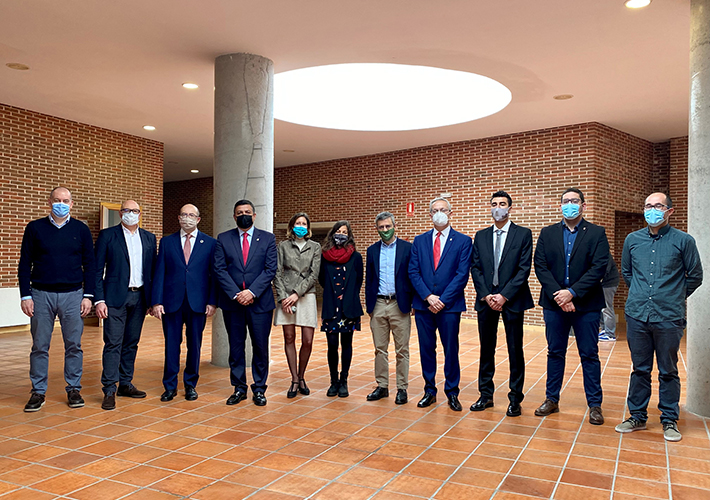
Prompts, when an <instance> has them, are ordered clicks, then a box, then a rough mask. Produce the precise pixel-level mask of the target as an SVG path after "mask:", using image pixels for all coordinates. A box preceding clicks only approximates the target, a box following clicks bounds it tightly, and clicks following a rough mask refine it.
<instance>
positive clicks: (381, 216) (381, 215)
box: [375, 212, 396, 226]
mask: <svg viewBox="0 0 710 500" xmlns="http://www.w3.org/2000/svg"><path fill="white" fill-rule="evenodd" d="M385 219H392V224H393V225H394V224H396V223H395V221H394V215H393V214H392V212H380V213H379V214H377V217H375V226H377V223H378V222H380V221H381V220H385Z"/></svg>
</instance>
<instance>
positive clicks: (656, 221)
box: [643, 208, 666, 227]
mask: <svg viewBox="0 0 710 500" xmlns="http://www.w3.org/2000/svg"><path fill="white" fill-rule="evenodd" d="M665 215H666V212H664V211H663V210H658V209H657V208H651V209H649V210H644V211H643V218H644V219H646V222H647V223H648V225H649V226H651V227H658V226H660V225H661V224H663V221H664V220H665Z"/></svg>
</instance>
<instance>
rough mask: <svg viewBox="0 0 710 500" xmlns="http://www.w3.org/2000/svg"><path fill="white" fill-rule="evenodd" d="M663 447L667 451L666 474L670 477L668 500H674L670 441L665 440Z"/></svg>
mask: <svg viewBox="0 0 710 500" xmlns="http://www.w3.org/2000/svg"><path fill="white" fill-rule="evenodd" d="M663 441H664V443H663V445H664V446H663V447H664V449H665V450H666V474H667V475H668V500H673V486H672V482H671V461H670V457H669V456H668V441H666V440H665V439H664V440H663Z"/></svg>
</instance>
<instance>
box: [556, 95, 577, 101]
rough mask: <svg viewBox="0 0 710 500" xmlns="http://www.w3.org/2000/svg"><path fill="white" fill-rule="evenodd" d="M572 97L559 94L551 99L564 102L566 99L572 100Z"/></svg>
mask: <svg viewBox="0 0 710 500" xmlns="http://www.w3.org/2000/svg"><path fill="white" fill-rule="evenodd" d="M573 97H574V96H573V95H572V94H559V95H555V96H552V98H553V99H556V100H558V101H566V100H567V99H572V98H573Z"/></svg>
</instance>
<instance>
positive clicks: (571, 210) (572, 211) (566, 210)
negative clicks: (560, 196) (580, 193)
mask: <svg viewBox="0 0 710 500" xmlns="http://www.w3.org/2000/svg"><path fill="white" fill-rule="evenodd" d="M578 215H579V205H575V204H574V203H565V204H564V205H562V216H563V217H564V218H565V219H576V218H577V216H578Z"/></svg>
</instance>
